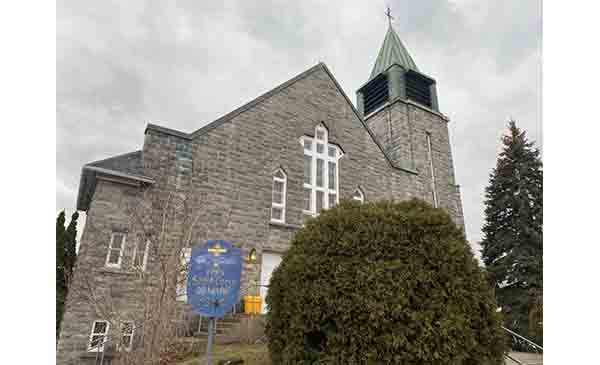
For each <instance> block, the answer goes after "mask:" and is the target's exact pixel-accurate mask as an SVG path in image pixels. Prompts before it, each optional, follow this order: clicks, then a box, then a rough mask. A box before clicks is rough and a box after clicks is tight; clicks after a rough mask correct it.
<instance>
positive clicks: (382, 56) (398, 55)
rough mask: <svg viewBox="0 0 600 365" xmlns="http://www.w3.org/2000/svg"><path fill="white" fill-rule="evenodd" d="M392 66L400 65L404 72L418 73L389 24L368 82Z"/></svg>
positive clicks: (413, 62)
mask: <svg viewBox="0 0 600 365" xmlns="http://www.w3.org/2000/svg"><path fill="white" fill-rule="evenodd" d="M393 64H397V65H400V66H402V67H404V68H405V69H406V70H415V71H419V68H418V67H417V65H416V64H415V61H413V59H412V57H411V56H410V54H409V53H408V50H407V49H406V47H404V44H403V43H402V41H401V40H400V37H398V34H396V32H395V31H394V28H393V27H392V24H391V23H390V25H389V27H388V30H387V33H386V35H385V39H384V40H383V45H382V46H381V49H379V54H378V55H377V60H376V61H375V65H374V66H373V70H372V71H371V77H369V80H372V79H373V78H374V77H375V76H377V75H379V74H380V73H382V72H384V71H386V70H387V69H388V68H389V67H390V66H391V65H393Z"/></svg>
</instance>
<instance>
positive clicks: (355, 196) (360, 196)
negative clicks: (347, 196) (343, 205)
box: [352, 188, 365, 203]
mask: <svg viewBox="0 0 600 365" xmlns="http://www.w3.org/2000/svg"><path fill="white" fill-rule="evenodd" d="M352 200H356V201H357V202H359V203H364V202H365V194H363V192H362V190H360V188H358V189H356V190H354V194H352Z"/></svg>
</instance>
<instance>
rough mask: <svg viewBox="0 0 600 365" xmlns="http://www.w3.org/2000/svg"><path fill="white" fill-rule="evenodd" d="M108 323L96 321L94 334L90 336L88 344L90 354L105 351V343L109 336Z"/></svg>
mask: <svg viewBox="0 0 600 365" xmlns="http://www.w3.org/2000/svg"><path fill="white" fill-rule="evenodd" d="M108 327H109V323H108V321H94V323H93V324H92V333H91V334H90V342H89V344H88V351H89V352H102V351H104V343H105V342H106V335H107V334H108Z"/></svg>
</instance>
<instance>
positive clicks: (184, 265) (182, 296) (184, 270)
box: [175, 247, 192, 303]
mask: <svg viewBox="0 0 600 365" xmlns="http://www.w3.org/2000/svg"><path fill="white" fill-rule="evenodd" d="M191 257H192V248H191V247H186V248H184V249H182V250H181V253H180V256H179V258H180V260H181V270H180V271H179V275H178V276H177V287H176V288H175V299H176V300H177V301H178V302H185V303H187V274H188V270H189V266H188V265H189V262H190V258H191Z"/></svg>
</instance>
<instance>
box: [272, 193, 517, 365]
mask: <svg viewBox="0 0 600 365" xmlns="http://www.w3.org/2000/svg"><path fill="white" fill-rule="evenodd" d="M266 303H267V305H268V308H269V312H268V314H267V324H266V328H265V330H266V334H267V336H268V337H269V353H270V356H271V358H272V360H273V363H274V364H281V365H286V364H444V365H450V364H462V365H467V364H502V363H503V353H504V351H505V349H506V345H505V337H504V334H503V332H502V329H501V318H500V314H499V313H497V312H496V308H497V305H496V301H495V299H494V295H493V291H492V288H491V287H490V286H489V284H488V283H487V281H486V278H485V276H484V273H483V271H482V269H481V268H480V267H479V265H478V262H477V261H476V259H475V258H474V256H473V253H472V251H471V249H470V247H469V245H468V243H467V241H466V239H465V237H464V233H463V232H462V231H461V230H460V229H459V228H458V227H457V226H456V225H455V223H454V222H453V221H452V219H451V217H450V216H449V215H448V214H447V213H446V212H445V211H443V210H442V209H435V208H433V207H431V206H430V205H428V204H427V203H425V202H422V201H420V200H416V199H413V200H410V201H404V202H392V201H379V202H372V203H366V204H358V203H356V202H351V201H343V202H341V203H340V204H339V205H338V206H337V207H335V208H332V209H328V210H325V211H323V212H321V214H320V215H319V216H318V217H317V218H314V219H310V220H309V221H308V222H307V223H306V225H305V227H304V228H303V229H301V230H299V231H298V232H297V233H296V235H295V236H294V238H293V239H292V245H291V248H290V250H289V251H288V252H287V253H286V254H285V255H284V257H283V260H282V262H281V265H280V266H279V267H278V268H277V269H276V270H275V271H274V272H273V275H272V278H271V282H270V286H269V291H268V295H267V298H266Z"/></svg>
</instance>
